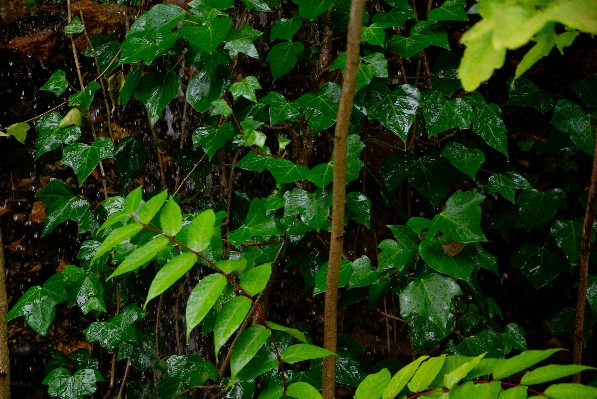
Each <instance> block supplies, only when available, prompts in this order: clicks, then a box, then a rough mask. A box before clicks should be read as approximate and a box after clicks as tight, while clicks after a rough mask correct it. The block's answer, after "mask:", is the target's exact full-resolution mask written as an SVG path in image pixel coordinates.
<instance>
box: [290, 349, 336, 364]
mask: <svg viewBox="0 0 597 399" xmlns="http://www.w3.org/2000/svg"><path fill="white" fill-rule="evenodd" d="M333 354H334V352H330V351H328V350H326V349H323V348H320V347H318V346H315V345H309V344H295V345H291V346H289V347H288V348H286V349H284V350H283V351H282V353H281V354H280V356H281V357H282V360H284V362H285V363H290V364H293V363H296V362H302V361H303V360H311V359H319V358H322V357H326V356H330V355H333Z"/></svg>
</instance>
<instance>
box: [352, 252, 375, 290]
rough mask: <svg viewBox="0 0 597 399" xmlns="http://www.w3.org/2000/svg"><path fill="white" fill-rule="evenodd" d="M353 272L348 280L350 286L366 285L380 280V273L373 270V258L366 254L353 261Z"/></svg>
mask: <svg viewBox="0 0 597 399" xmlns="http://www.w3.org/2000/svg"><path fill="white" fill-rule="evenodd" d="M352 269H353V271H352V274H351V275H350V280H349V281H348V288H349V289H351V288H357V287H366V286H369V285H371V284H375V283H377V282H378V281H379V278H380V273H379V272H378V271H377V270H372V268H371V260H369V258H368V257H367V256H366V255H363V256H361V257H360V258H358V259H355V261H354V262H352Z"/></svg>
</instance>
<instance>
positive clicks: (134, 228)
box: [92, 223, 143, 260]
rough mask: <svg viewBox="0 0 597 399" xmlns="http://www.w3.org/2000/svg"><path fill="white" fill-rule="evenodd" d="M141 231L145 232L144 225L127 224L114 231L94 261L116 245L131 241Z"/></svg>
mask: <svg viewBox="0 0 597 399" xmlns="http://www.w3.org/2000/svg"><path fill="white" fill-rule="evenodd" d="M141 230H143V225H141V224H139V223H133V224H127V225H126V226H122V227H119V228H117V229H115V230H112V232H110V234H109V235H108V237H106V238H105V239H104V241H103V242H102V243H101V245H100V246H99V247H98V248H97V251H96V252H95V255H93V258H92V260H95V259H97V258H99V257H100V256H102V255H103V254H105V253H107V252H109V251H111V250H112V248H114V247H115V246H116V245H118V244H120V243H121V242H123V241H124V240H128V239H130V238H131V237H133V236H135V235H136V234H137V233H138V232H140V231H141Z"/></svg>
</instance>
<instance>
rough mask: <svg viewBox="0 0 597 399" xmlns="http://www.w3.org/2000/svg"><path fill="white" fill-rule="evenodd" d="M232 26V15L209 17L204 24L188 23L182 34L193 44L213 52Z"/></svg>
mask: <svg viewBox="0 0 597 399" xmlns="http://www.w3.org/2000/svg"><path fill="white" fill-rule="evenodd" d="M231 27H232V20H231V19H230V17H228V16H220V17H216V18H209V19H208V20H207V21H206V22H205V24H204V25H198V26H196V25H191V24H189V23H186V24H184V25H183V27H182V28H181V29H180V34H181V35H182V36H184V37H185V38H186V39H187V40H188V41H189V43H191V44H192V45H194V46H197V47H198V48H200V49H201V50H203V51H206V52H208V53H211V52H212V51H214V50H215V49H216V48H217V47H218V46H219V45H220V44H221V43H222V42H223V41H224V39H225V38H226V35H227V34H228V31H229V30H230V28H231Z"/></svg>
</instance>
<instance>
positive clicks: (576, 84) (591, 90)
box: [568, 74, 597, 107]
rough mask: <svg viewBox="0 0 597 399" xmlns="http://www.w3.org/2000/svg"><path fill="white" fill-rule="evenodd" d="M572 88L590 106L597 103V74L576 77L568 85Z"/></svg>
mask: <svg viewBox="0 0 597 399" xmlns="http://www.w3.org/2000/svg"><path fill="white" fill-rule="evenodd" d="M568 87H569V88H570V90H572V91H573V92H575V93H576V94H578V98H580V99H582V100H583V101H584V102H585V104H586V105H587V106H588V107H594V106H596V105H597V74H592V75H589V76H587V77H585V78H584V79H575V80H573V81H572V82H570V85H569V86H568Z"/></svg>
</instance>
